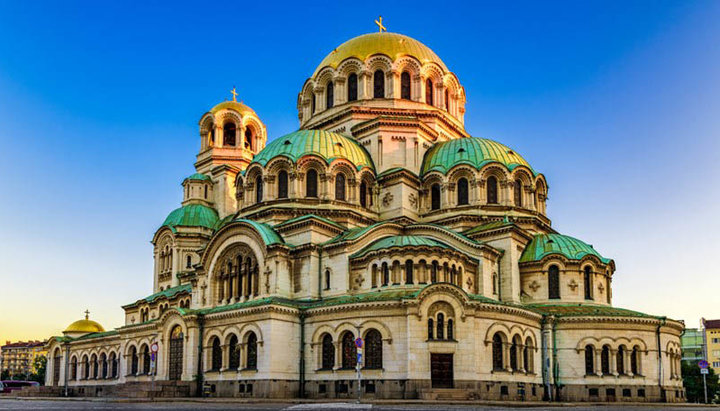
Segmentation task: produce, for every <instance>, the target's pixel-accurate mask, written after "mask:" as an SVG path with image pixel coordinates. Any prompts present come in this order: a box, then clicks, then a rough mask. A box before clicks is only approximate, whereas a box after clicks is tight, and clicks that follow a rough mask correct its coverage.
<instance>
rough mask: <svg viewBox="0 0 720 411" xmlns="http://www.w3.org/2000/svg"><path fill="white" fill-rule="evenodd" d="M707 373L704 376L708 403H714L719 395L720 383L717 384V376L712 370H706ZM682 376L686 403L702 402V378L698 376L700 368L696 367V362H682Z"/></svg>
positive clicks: (703, 395)
mask: <svg viewBox="0 0 720 411" xmlns="http://www.w3.org/2000/svg"><path fill="white" fill-rule="evenodd" d="M708 371H709V373H708V374H707V376H706V378H707V392H708V402H716V401H717V396H718V395H720V383H718V375H717V374H715V370H713V369H712V368H710V369H708ZM682 376H683V383H684V385H685V393H686V395H687V401H688V402H704V401H705V393H704V390H703V378H702V375H701V374H700V367H698V362H697V361H693V362H689V361H683V363H682Z"/></svg>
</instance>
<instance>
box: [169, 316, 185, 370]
mask: <svg viewBox="0 0 720 411" xmlns="http://www.w3.org/2000/svg"><path fill="white" fill-rule="evenodd" d="M169 348H170V349H169V352H170V358H169V359H170V364H169V370H168V371H169V373H168V374H169V375H168V377H169V378H170V379H171V380H179V379H180V378H182V366H183V332H182V328H180V326H179V325H176V326H175V328H173V330H172V333H170V347H169Z"/></svg>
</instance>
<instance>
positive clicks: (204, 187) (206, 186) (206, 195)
mask: <svg viewBox="0 0 720 411" xmlns="http://www.w3.org/2000/svg"><path fill="white" fill-rule="evenodd" d="M207 187H208V186H205V187H204V188H205V199H206V200H207Z"/></svg>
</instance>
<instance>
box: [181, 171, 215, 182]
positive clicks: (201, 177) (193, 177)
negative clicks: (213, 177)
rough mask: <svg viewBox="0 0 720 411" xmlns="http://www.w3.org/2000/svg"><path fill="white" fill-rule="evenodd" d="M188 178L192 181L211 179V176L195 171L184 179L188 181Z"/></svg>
mask: <svg viewBox="0 0 720 411" xmlns="http://www.w3.org/2000/svg"><path fill="white" fill-rule="evenodd" d="M187 180H191V181H210V177H208V176H206V175H205V174H200V173H195V174H193V175H191V176H189V177H188V178H186V179H185V180H183V181H187Z"/></svg>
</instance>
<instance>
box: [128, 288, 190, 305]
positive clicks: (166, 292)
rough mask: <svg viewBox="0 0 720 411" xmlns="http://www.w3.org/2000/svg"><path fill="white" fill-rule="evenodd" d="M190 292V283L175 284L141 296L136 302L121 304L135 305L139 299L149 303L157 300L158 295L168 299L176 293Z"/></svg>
mask: <svg viewBox="0 0 720 411" xmlns="http://www.w3.org/2000/svg"><path fill="white" fill-rule="evenodd" d="M191 292H192V286H191V285H190V284H182V285H178V286H175V287H170V288H167V289H165V290H162V291H158V292H156V293H155V294H151V295H149V296H147V297H145V298H142V299H140V300H138V301H136V302H134V303H132V304H128V305H125V306H123V308H124V307H132V306H134V305H136V304H137V303H138V302H140V301H145V302H148V303H151V302H153V301H155V300H157V299H158V298H160V297H165V298H167V299H170V298H173V297H175V296H176V295H178V294H180V293H191Z"/></svg>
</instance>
